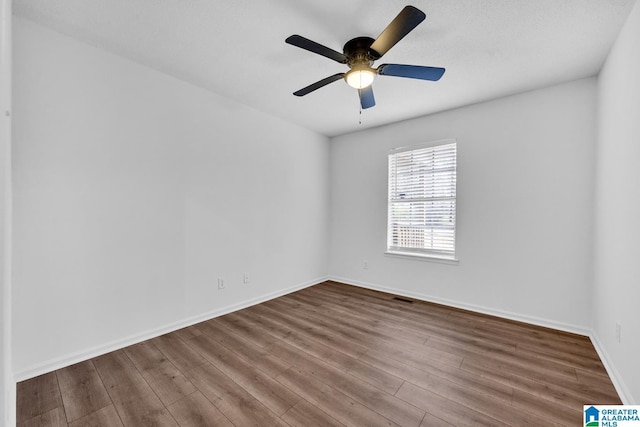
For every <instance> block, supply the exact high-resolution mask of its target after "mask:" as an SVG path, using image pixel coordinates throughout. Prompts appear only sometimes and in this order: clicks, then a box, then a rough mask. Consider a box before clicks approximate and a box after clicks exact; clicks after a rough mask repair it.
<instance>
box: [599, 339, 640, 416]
mask: <svg viewBox="0 0 640 427" xmlns="http://www.w3.org/2000/svg"><path fill="white" fill-rule="evenodd" d="M589 338H591V343H593V347H594V348H595V349H596V352H597V353H598V356H600V360H601V361H602V364H603V365H604V368H605V369H606V370H607V373H608V374H609V378H611V382H612V383H613V386H614V387H615V388H616V391H617V392H618V395H619V396H620V399H621V400H622V403H624V404H625V405H637V404H638V402H635V401H634V400H633V396H631V392H630V391H629V388H627V385H626V384H625V383H624V380H623V379H622V375H620V372H618V370H617V369H616V367H615V365H614V364H613V363H612V362H611V357H609V354H608V353H607V351H606V350H605V348H604V347H603V346H602V345H601V344H600V340H599V339H598V335H597V334H596V333H595V331H591V334H589ZM593 403H598V402H593Z"/></svg>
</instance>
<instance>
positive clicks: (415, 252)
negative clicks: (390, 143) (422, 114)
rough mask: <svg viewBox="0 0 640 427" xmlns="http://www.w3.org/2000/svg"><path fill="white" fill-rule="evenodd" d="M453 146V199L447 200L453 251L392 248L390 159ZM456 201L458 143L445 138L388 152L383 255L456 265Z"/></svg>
mask: <svg viewBox="0 0 640 427" xmlns="http://www.w3.org/2000/svg"><path fill="white" fill-rule="evenodd" d="M450 144H454V145H455V162H454V166H453V167H454V171H453V175H454V178H455V181H454V185H455V188H454V189H455V191H454V197H453V198H450V197H449V198H448V199H452V200H453V203H454V208H453V214H454V221H453V251H452V252H443V251H438V250H430V249H422V248H420V249H419V248H411V247H401V246H392V231H393V227H392V223H391V220H392V214H391V210H392V209H391V208H392V203H393V202H394V201H393V200H392V194H391V189H392V181H391V179H392V175H391V158H392V156H393V155H396V154H400V153H405V152H408V151H418V150H424V149H429V148H434V147H438V146H444V145H450ZM457 199H458V141H457V140H456V139H455V138H447V139H441V140H436V141H430V142H425V143H421V144H416V145H413V146H405V147H397V148H392V149H391V150H389V152H388V155H387V230H386V231H387V241H386V251H385V255H388V256H391V257H399V258H408V259H419V260H425V261H435V262H443V263H447V264H457V263H458V258H457V247H456V246H457V245H456V243H457V232H458V213H457V206H458V205H457Z"/></svg>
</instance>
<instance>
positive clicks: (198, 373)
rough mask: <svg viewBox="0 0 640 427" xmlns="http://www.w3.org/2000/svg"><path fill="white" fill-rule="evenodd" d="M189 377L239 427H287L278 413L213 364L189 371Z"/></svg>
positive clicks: (187, 374)
mask: <svg viewBox="0 0 640 427" xmlns="http://www.w3.org/2000/svg"><path fill="white" fill-rule="evenodd" d="M186 376H187V378H188V379H189V380H190V381H191V382H192V383H193V384H194V385H195V386H196V387H197V388H198V390H200V392H201V393H202V394H203V395H204V396H205V397H206V398H207V400H209V401H210V402H211V403H213V404H214V405H215V406H216V408H218V409H219V410H220V412H222V413H223V414H224V415H225V416H226V417H227V418H228V419H229V420H230V421H231V422H232V423H233V424H234V425H235V426H243V427H244V426H246V427H270V426H278V427H285V426H286V424H285V423H284V421H282V420H281V419H280V418H279V417H278V416H277V415H276V414H275V413H274V412H272V411H270V410H269V409H267V407H266V406H264V405H263V404H261V403H260V402H259V401H258V400H257V399H256V398H255V397H253V396H252V395H251V394H249V393H248V392H247V391H246V390H245V389H244V388H242V387H240V386H239V385H238V384H237V383H235V382H234V381H232V380H231V379H230V378H229V377H228V376H226V375H225V374H223V373H222V372H221V371H220V370H218V369H217V368H216V367H214V366H213V365H211V364H210V363H207V364H205V365H201V366H199V367H198V368H196V369H193V370H192V371H188V372H187V373H186Z"/></svg>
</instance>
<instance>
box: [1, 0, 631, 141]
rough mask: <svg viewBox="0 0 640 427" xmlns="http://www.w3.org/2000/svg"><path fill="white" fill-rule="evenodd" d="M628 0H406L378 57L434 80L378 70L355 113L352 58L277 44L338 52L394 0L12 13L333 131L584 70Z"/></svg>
mask: <svg viewBox="0 0 640 427" xmlns="http://www.w3.org/2000/svg"><path fill="white" fill-rule="evenodd" d="M634 2H635V0H533V1H532V0H415V1H413V2H412V3H411V4H413V5H414V6H416V7H418V8H419V9H421V10H422V11H424V12H425V13H426V15H427V19H426V20H425V21H424V22H423V23H422V24H420V25H419V26H418V27H417V28H416V29H415V30H414V31H413V32H411V33H410V34H409V35H408V36H407V37H406V38H405V39H403V40H402V41H400V43H398V44H397V45H396V46H395V47H394V48H393V49H391V50H390V51H389V52H388V53H387V54H386V55H385V56H384V57H383V58H382V59H381V60H379V61H378V62H377V63H376V65H379V64H382V63H400V64H412V65H428V66H439V67H444V68H446V69H447V71H446V73H445V75H444V76H443V77H442V79H441V80H440V81H438V82H427V81H420V80H414V79H403V78H397V77H389V76H378V78H377V79H376V81H375V82H374V86H373V88H374V92H375V97H376V102H377V105H376V106H375V107H374V108H371V109H368V110H364V111H363V112H362V124H361V125H359V124H358V121H359V101H358V96H357V92H356V91H355V89H352V88H350V87H349V86H347V85H346V83H344V82H342V81H338V82H335V83H332V84H330V85H329V86H326V87H324V88H322V89H319V90H317V91H316V92H313V93H311V94H309V95H307V96H305V97H302V98H299V97H295V96H293V95H292V92H294V91H296V90H298V89H300V88H302V87H304V86H307V85H308V84H311V83H313V82H315V81H317V80H320V79H322V78H324V77H327V76H329V75H332V74H335V73H338V72H344V71H346V69H347V67H346V66H345V65H342V64H339V63H336V62H334V61H331V60H329V59H327V58H324V57H322V56H318V55H315V54H312V53H311V52H308V51H305V50H302V49H299V48H296V47H294V46H290V45H288V44H285V42H284V40H285V38H286V37H288V36H289V35H292V34H300V35H302V36H305V37H307V38H310V39H312V40H314V41H316V42H318V43H321V44H324V45H326V46H328V47H331V48H333V49H335V50H338V51H340V52H341V51H342V46H343V45H344V43H345V42H346V41H347V40H349V39H351V38H353V37H357V36H369V37H373V38H375V37H377V36H378V34H380V32H382V30H383V29H384V28H385V27H386V26H387V24H388V23H389V22H390V21H391V20H392V19H393V18H394V17H395V16H396V15H397V14H398V13H399V12H400V10H401V9H402V8H403V7H404V6H405V5H406V4H407V3H405V2H399V1H389V0H347V1H345V0H322V1H321V2H320V1H317V0H268V1H264V0H262V1H259V0H253V1H251V0H233V1H228V0H108V1H105V0H14V5H13V8H14V13H16V14H17V15H19V16H22V17H25V18H27V19H30V20H33V21H36V22H38V23H41V24H43V25H45V26H48V27H51V28H53V29H55V30H58V31H60V32H62V33H64V34H67V35H70V36H73V37H76V38H79V39H81V40H83V41H86V42H87V43H90V44H92V45H95V46H98V47H101V48H104V49H105V50H107V51H110V52H113V53H115V54H118V55H121V56H124V57H126V58H129V59H132V60H134V61H137V62H139V63H142V64H144V65H147V66H149V67H152V68H155V69H157V70H160V71H162V72H165V73H167V74H170V75H173V76H175V77H177V78H179V79H182V80H185V81H188V82H191V83H193V84H195V85H198V86H201V87H203V88H206V89H208V90H211V91H213V92H216V93H218V94H221V95H223V96H226V97H228V98H231V99H234V100H236V101H238V102H241V103H243V104H246V105H249V106H251V107H254V108H256V109H258V110H261V111H265V112H268V113H270V114H272V115H275V116H278V117H281V118H283V119H285V120H288V121H291V122H294V123H297V124H299V125H301V126H304V127H306V128H308V129H312V130H314V131H317V132H319V133H322V134H325V135H328V136H335V135H339V134H343V133H347V132H352V131H356V130H360V129H364V128H367V127H373V126H379V125H383V124H387V123H391V122H395V121H398V120H404V119H408V118H412V117H417V116H421V115H424V114H429V113H433V112H437V111H442V110H446V109H450V108H455V107H458V106H462V105H467V104H471V103H475V102H479V101H483V100H487V99H491V98H496V97H500V96H504V95H508V94H513V93H518V92H522V91H526V90H530V89H534V88H538V87H542V86H548V85H552V84H556V83H560V82H564V81H568V80H573V79H577V78H582V77H588V76H593V75H596V74H597V73H598V71H599V70H600V68H601V66H602V64H603V61H604V59H605V57H606V55H607V53H608V51H609V49H610V47H611V45H612V43H613V41H614V40H615V37H616V36H617V34H618V32H619V30H620V28H621V27H622V24H623V23H624V20H625V19H626V17H627V16H628V14H629V12H630V10H631V7H632V6H633V3H634Z"/></svg>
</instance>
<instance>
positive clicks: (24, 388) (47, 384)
mask: <svg viewBox="0 0 640 427" xmlns="http://www.w3.org/2000/svg"><path fill="white" fill-rule="evenodd" d="M62 405H63V403H62V395H61V394H60V388H59V387H58V378H57V377H56V373H55V372H50V373H48V374H44V375H40V376H37V377H35V378H31V379H29V380H26V381H22V382H19V383H18V385H17V406H16V411H17V413H16V417H17V421H18V423H21V422H24V421H27V420H29V419H31V418H34V417H37V416H38V415H43V414H45V413H47V412H49V411H51V410H53V409H56V408H58V407H62Z"/></svg>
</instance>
